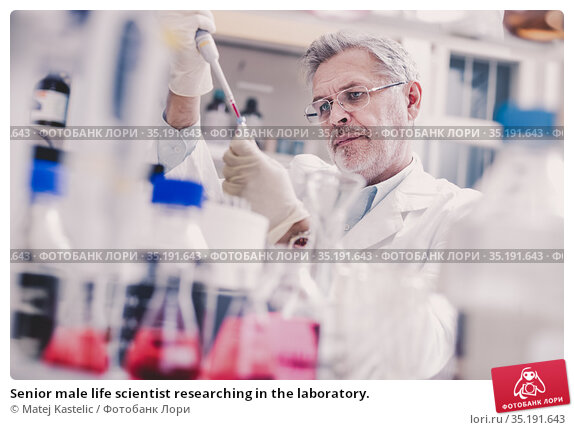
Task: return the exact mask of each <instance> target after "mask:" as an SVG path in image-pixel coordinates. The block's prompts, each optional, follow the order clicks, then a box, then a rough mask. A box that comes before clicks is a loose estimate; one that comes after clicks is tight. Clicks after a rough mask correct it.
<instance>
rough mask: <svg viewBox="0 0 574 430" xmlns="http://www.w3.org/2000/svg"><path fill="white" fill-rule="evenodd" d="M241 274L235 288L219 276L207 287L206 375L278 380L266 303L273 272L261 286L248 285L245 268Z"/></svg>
mask: <svg viewBox="0 0 574 430" xmlns="http://www.w3.org/2000/svg"><path fill="white" fill-rule="evenodd" d="M237 275H238V276H237V278H236V280H235V285H234V286H233V287H234V288H229V287H231V285H226V284H225V283H224V282H223V279H221V278H218V275H215V276H211V279H210V282H211V285H209V286H207V288H206V291H205V294H206V305H205V312H204V327H203V329H204V343H205V345H206V354H205V358H204V361H203V365H202V378H205V379H247V380H254V379H274V378H275V376H274V368H275V364H274V355H273V353H272V351H271V339H270V338H269V329H268V325H269V317H268V309H267V302H266V296H267V295H266V291H268V286H269V284H270V280H271V277H270V275H272V274H270V273H266V276H262V277H261V281H260V282H259V283H258V285H257V288H249V287H248V286H249V285H250V284H249V282H248V279H249V277H248V276H247V275H248V274H247V273H246V272H245V271H244V270H243V271H242V270H240V271H239V272H238V273H237Z"/></svg>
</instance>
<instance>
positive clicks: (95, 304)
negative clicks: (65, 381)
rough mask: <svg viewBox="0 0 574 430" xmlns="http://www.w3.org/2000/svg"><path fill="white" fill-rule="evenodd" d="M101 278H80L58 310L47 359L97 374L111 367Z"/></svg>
mask: <svg viewBox="0 0 574 430" xmlns="http://www.w3.org/2000/svg"><path fill="white" fill-rule="evenodd" d="M100 281H102V280H101V279H100V280H98V279H96V280H95V282H94V281H93V280H90V281H86V280H85V279H83V278H82V279H78V280H77V282H75V285H71V286H73V287H75V288H71V289H70V291H69V292H68V295H67V298H66V299H65V300H64V303H63V304H62V309H61V310H60V312H59V318H58V324H57V326H56V330H55V331H54V334H53V335H52V338H51V339H50V342H49V343H48V346H47V347H46V349H45V350H44V353H43V355H42V358H43V360H44V361H45V362H47V363H50V364H56V365H60V366H64V367H69V368H75V369H83V370H88V371H92V372H96V373H102V372H105V371H106V370H107V368H108V351H107V333H106V330H105V325H104V321H103V319H102V314H103V312H102V300H101V292H102V288H103V287H104V284H103V283H102V282H100Z"/></svg>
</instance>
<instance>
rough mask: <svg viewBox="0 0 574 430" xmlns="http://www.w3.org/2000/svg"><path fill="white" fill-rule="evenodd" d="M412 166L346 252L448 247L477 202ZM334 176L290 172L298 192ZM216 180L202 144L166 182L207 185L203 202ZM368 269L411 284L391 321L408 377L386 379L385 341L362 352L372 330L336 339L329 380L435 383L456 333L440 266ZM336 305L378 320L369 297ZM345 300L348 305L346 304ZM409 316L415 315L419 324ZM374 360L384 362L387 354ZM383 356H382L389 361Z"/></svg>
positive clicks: (353, 233) (308, 161)
mask: <svg viewBox="0 0 574 430" xmlns="http://www.w3.org/2000/svg"><path fill="white" fill-rule="evenodd" d="M414 162H415V163H416V164H415V166H414V167H413V170H412V171H411V173H410V174H409V175H408V176H407V177H406V178H405V179H404V180H403V181H402V182H401V183H400V184H399V185H398V186H397V187H396V188H395V189H394V190H393V191H391V192H390V193H389V194H388V195H387V196H386V197H385V198H384V199H383V200H382V201H381V202H380V203H379V204H378V205H376V206H375V207H374V208H372V209H371V210H370V212H369V213H367V214H366V215H365V216H364V217H363V219H361V220H360V221H359V222H358V223H357V224H356V225H355V226H354V227H353V228H352V229H351V230H350V231H349V232H348V233H347V234H346V235H345V237H344V241H343V243H344V246H345V248H347V249H369V248H370V249H400V250H409V249H417V250H431V249H443V248H445V247H446V243H447V239H448V234H449V229H450V227H451V226H452V225H453V223H455V222H456V221H457V220H459V219H460V218H461V217H463V216H464V215H466V214H467V213H468V212H469V210H470V209H471V207H472V205H473V204H474V203H475V202H476V201H477V200H478V198H479V196H480V194H479V193H478V192H477V191H474V190H469V189H460V188H459V187H457V186H456V185H454V184H451V183H450V182H448V181H446V180H444V179H435V178H434V177H432V176H431V175H429V174H428V173H426V172H425V171H424V170H423V168H422V164H421V162H420V160H419V159H418V157H416V156H415V159H414ZM198 168H199V170H200V171H199V172H197V169H198ZM331 168H333V167H332V166H330V165H328V164H326V163H324V162H322V161H321V160H320V159H318V158H316V157H314V156H312V155H308V154H306V155H303V156H298V157H296V158H295V160H294V162H293V163H292V166H291V171H290V173H291V178H292V180H293V182H295V183H294V186H295V189H296V192H297V189H298V187H300V186H301V183H299V184H298V183H297V181H296V180H297V179H301V177H302V173H304V172H305V173H308V172H309V171H311V170H313V169H331ZM214 174H215V169H214V167H213V163H209V159H208V151H207V147H206V144H205V142H204V141H203V140H199V141H198V142H197V145H196V147H195V150H194V151H193V153H192V154H191V155H190V156H189V157H187V159H186V160H185V161H184V162H183V163H182V164H181V165H179V166H177V167H176V168H175V169H173V170H172V171H171V172H170V173H169V174H168V176H171V177H180V178H201V179H203V180H207V182H208V184H206V185H207V191H208V194H209V195H211V196H214V195H217V194H218V193H219V192H220V190H219V189H217V190H216V188H217V179H216V176H214ZM369 267H371V269H367V270H369V271H370V272H371V274H373V273H377V271H381V270H382V271H383V272H389V271H392V272H393V273H394V274H395V276H396V274H397V273H404V274H405V277H408V278H409V279H411V280H412V279H416V281H415V284H416V285H413V284H412V282H409V286H410V287H411V290H409V291H407V290H405V291H406V293H405V294H407V295H408V296H409V297H410V299H409V300H408V301H407V300H406V301H405V302H408V304H407V305H405V306H407V307H406V308H405V309H404V312H402V313H398V314H397V313H395V317H394V318H398V320H397V324H398V327H401V328H403V329H404V328H405V327H407V326H408V327H410V330H414V331H416V339H417V340H416V342H415V341H413V342H415V344H414V345H412V348H410V349H409V351H410V353H408V354H406V355H405V354H403V355H400V360H401V363H400V364H401V367H402V368H403V369H408V372H407V374H404V373H400V372H398V373H396V372H395V373H393V372H390V373H389V372H388V369H389V368H391V369H392V364H390V363H388V362H387V363H385V362H383V361H384V360H383V361H382V360H378V359H377V354H379V352H380V349H381V348H383V349H384V345H385V342H384V341H383V342H368V345H366V346H365V345H361V344H360V342H361V339H366V340H373V339H376V336H377V328H376V327H372V329H371V330H370V332H369V333H362V334H363V335H365V336H351V338H350V339H347V340H348V341H346V340H342V341H341V339H339V340H338V341H337V345H338V346H339V350H341V348H342V349H343V350H344V354H341V353H340V351H339V352H338V353H337V352H336V351H335V354H334V355H332V354H331V352H332V351H330V352H329V353H328V354H327V355H330V356H331V357H334V356H337V357H339V358H338V362H337V363H336V367H337V369H336V370H335V371H334V373H330V375H333V376H336V377H338V378H347V379H380V378H387V377H393V375H399V377H401V378H403V377H406V378H415V379H423V378H431V377H433V376H435V375H437V374H438V373H439V372H440V371H441V369H443V368H444V366H445V365H447V363H448V362H449V360H450V359H451V358H452V356H453V354H454V344H455V333H456V311H455V309H454V308H453V307H452V306H451V305H450V304H449V303H448V302H447V300H446V299H445V298H444V297H443V296H442V295H440V294H438V293H437V292H436V291H435V290H436V280H437V277H438V273H439V270H440V265H439V264H438V263H434V262H414V263H408V264H395V265H391V264H385V265H384V266H381V265H377V266H372V265H370V266H369ZM405 288H406V287H405ZM412 289H416V291H417V293H416V294H417V299H416V300H412V297H413V295H412V291H414V290H412ZM335 294H337V292H335ZM376 296H377V297H379V296H380V297H384V296H385V295H384V294H382V295H380V294H379V295H376ZM340 297H346V299H345V300H346V301H347V305H349V306H347V307H346V308H345V309H346V310H347V311H349V312H351V313H352V312H354V311H355V310H356V312H357V315H356V317H357V318H362V317H365V315H362V313H364V309H371V310H373V312H377V307H376V303H373V300H372V296H371V295H369V294H367V295H361V294H352V295H351V296H349V295H348V294H347V292H344V293H343V295H341V296H340ZM349 300H351V301H352V302H353V303H349ZM362 301H364V302H363V303H362ZM340 304H341V303H339V305H340ZM373 304H374V305H375V308H373ZM363 305H365V306H363ZM409 306H410V307H409ZM395 308H396V307H395ZM410 312H414V313H416V318H415V316H413V315H412V314H410ZM347 317H349V315H347ZM371 317H372V318H371V320H372V321H373V322H374V324H376V321H377V318H379V319H384V318H385V315H384V312H378V313H377V315H371ZM350 318H351V319H352V318H353V316H352V315H351V316H350ZM368 318H369V317H368V316H367V319H368ZM373 318H374V319H373ZM401 319H405V320H408V321H406V322H407V324H403V323H402V322H401ZM413 321H414V322H413ZM322 330H323V329H322ZM327 332H328V329H327V330H326V331H325V332H324V333H325V335H326V336H327ZM322 333H323V331H322ZM355 334H356V333H355ZM326 336H325V337H326ZM404 336H405V337H409V336H410V332H409V330H406V331H405V332H404ZM411 340H412V339H406V340H405V341H406V342H408V341H411ZM357 342H359V344H357ZM373 348H374V349H373ZM379 355H380V356H383V355H385V353H384V352H383V353H380V354H379ZM388 355H389V354H388V353H387V354H386V356H387V357H388ZM394 358H396V357H394ZM405 360H406V361H407V362H405ZM409 360H412V361H409ZM326 374H327V375H329V373H326Z"/></svg>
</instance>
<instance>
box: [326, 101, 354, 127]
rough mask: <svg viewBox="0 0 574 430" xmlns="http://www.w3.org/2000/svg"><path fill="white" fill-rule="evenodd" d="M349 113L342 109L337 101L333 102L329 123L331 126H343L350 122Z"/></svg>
mask: <svg viewBox="0 0 574 430" xmlns="http://www.w3.org/2000/svg"><path fill="white" fill-rule="evenodd" d="M349 119H350V118H349V112H347V111H346V110H345V109H343V108H342V107H341V105H340V104H339V103H338V102H337V100H333V104H332V105H331V115H330V117H329V123H330V124H331V125H341V124H346V123H347V122H349Z"/></svg>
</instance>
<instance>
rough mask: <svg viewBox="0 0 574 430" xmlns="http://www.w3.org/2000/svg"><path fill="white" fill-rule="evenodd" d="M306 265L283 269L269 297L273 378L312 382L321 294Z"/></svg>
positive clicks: (315, 369)
mask: <svg viewBox="0 0 574 430" xmlns="http://www.w3.org/2000/svg"><path fill="white" fill-rule="evenodd" d="M309 268H310V265H309V264H308V263H289V264H286V265H285V266H284V271H283V274H282V276H281V278H280V280H279V283H278V285H277V288H275V290H274V291H273V293H272V294H271V296H270V298H269V307H270V309H271V311H272V312H270V313H269V316H268V331H269V337H270V339H271V340H272V345H271V349H272V351H273V354H274V356H275V360H276V363H277V364H276V369H275V377H276V379H300V380H305V379H316V377H317V365H318V352H319V328H320V325H321V321H322V312H323V306H324V298H323V294H321V292H320V290H319V288H318V287H317V284H316V283H315V281H314V280H313V278H312V277H311V273H310V271H309Z"/></svg>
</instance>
